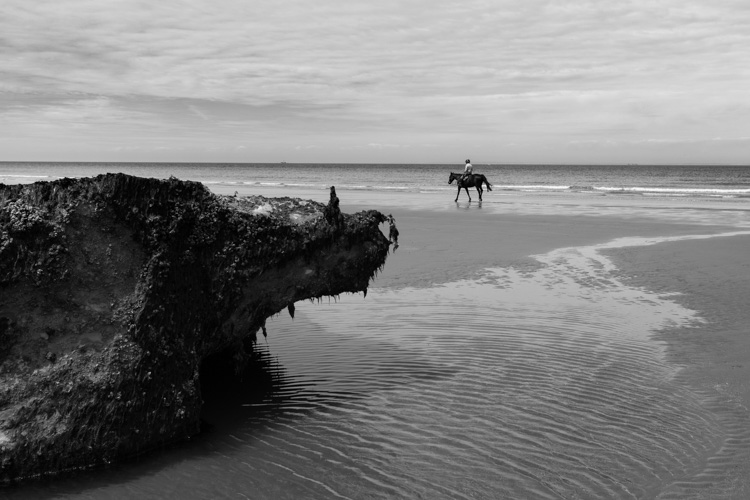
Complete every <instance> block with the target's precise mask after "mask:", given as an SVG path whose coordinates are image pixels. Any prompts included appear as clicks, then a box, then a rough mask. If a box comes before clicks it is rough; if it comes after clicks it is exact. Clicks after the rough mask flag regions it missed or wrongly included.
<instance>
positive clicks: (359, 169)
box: [0, 162, 750, 198]
mask: <svg viewBox="0 0 750 500" xmlns="http://www.w3.org/2000/svg"><path fill="white" fill-rule="evenodd" d="M474 167H475V168H474V171H475V172H476V173H481V174H484V175H485V176H486V177H487V178H488V180H489V181H490V183H491V184H492V185H493V189H494V190H495V191H500V192H538V193H560V192H563V193H565V192H570V193H576V192H584V193H586V192H590V193H592V194H600V195H607V194H609V195H612V194H619V195H639V196H692V197H695V196H704V197H719V198H722V197H750V166H727V165H482V164H475V166H474ZM451 171H455V172H462V171H463V165H451V164H445V165H436V164H404V165H398V164H292V163H242V164H236V163H235V164H224V163H52V162H0V183H5V184H16V183H20V182H34V181H37V180H53V179H58V178H61V177H86V176H95V175H99V174H102V173H107V172H123V173H128V174H132V175H138V176H142V177H156V178H166V177H170V176H175V177H178V178H180V179H188V180H194V181H199V182H203V183H205V184H206V185H208V186H212V185H226V186H237V187H243V186H252V187H256V188H262V187H286V188H288V189H289V190H290V191H291V190H293V189H295V188H309V189H321V190H322V189H327V188H328V187H330V186H332V185H334V186H336V189H337V190H373V191H397V192H401V191H403V192H409V193H420V192H425V193H430V192H443V191H445V192H450V191H452V192H455V191H456V187H455V183H454V184H453V185H452V186H449V185H448V175H449V173H450V172H451Z"/></svg>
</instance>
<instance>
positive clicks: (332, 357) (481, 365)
mask: <svg viewBox="0 0 750 500" xmlns="http://www.w3.org/2000/svg"><path fill="white" fill-rule="evenodd" d="M586 255H587V254H586V252H576V251H573V250H568V251H558V252H553V253H551V254H548V255H547V256H544V257H542V261H543V262H544V264H545V266H544V267H542V268H541V269H539V268H535V269H531V270H527V271H518V270H514V269H498V270H494V271H492V272H488V273H487V274H486V276H485V277H484V279H483V280H481V281H480V282H469V281H466V282H454V283H450V284H448V285H444V286H436V287H432V288H419V289H409V288H407V289H402V290H399V291H388V290H383V289H372V290H371V291H370V293H369V294H368V297H367V299H364V298H362V296H346V297H343V298H342V300H341V301H339V302H331V303H323V304H312V303H299V304H298V306H297V309H296V315H295V319H294V320H292V319H291V318H289V317H288V316H287V315H285V314H283V315H280V316H279V317H277V318H275V319H274V320H273V321H270V322H269V323H268V330H269V336H268V342H267V343H265V342H264V341H263V340H261V341H260V342H261V344H260V347H261V352H262V353H263V355H264V356H265V358H264V359H265V362H266V363H267V364H268V366H269V367H270V368H269V373H270V374H271V379H272V381H273V386H274V388H275V389H274V390H273V391H271V392H269V393H267V394H265V395H262V396H260V398H255V399H247V400H244V401H240V402H239V403H240V404H239V405H235V406H233V407H228V406H227V405H224V406H222V405H214V406H212V407H211V408H209V411H207V413H206V415H205V418H206V419H207V420H208V421H209V423H210V424H211V425H212V427H211V430H210V431H209V432H208V433H207V434H206V435H203V436H200V437H199V438H198V439H196V440H195V441H194V442H193V443H190V444H188V445H185V446H182V447H179V448H177V449H172V450H167V451H166V452H164V453H163V454H161V455H157V456H154V457H149V458H146V459H144V460H143V461H142V462H139V463H138V464H129V465H125V466H123V467H121V468H120V469H117V470H113V471H108V472H105V473H101V474H96V475H92V476H85V477H77V478H71V479H68V480H65V481H61V482H58V483H55V484H54V490H44V491H45V493H49V492H53V493H55V494H57V495H58V496H62V497H66V496H69V497H76V498H78V497H84V498H86V497H88V498H121V497H123V496H130V497H134V498H135V497H137V498H163V497H164V496H170V497H176V498H177V497H178V498H210V497H227V498H229V497H231V498H254V499H255V498H295V499H296V498H326V499H327V498H352V499H354V498H420V497H421V498H569V497H580V498H643V497H653V496H655V495H656V494H658V492H660V491H662V490H663V489H664V488H665V487H666V486H667V485H669V484H672V483H674V482H677V481H679V480H680V478H682V477H690V476H691V475H694V474H695V473H696V472H697V471H701V470H704V469H705V466H706V462H707V459H708V457H709V456H711V455H712V454H714V453H715V452H716V451H717V449H718V448H719V446H720V445H721V443H722V440H723V439H725V437H726V436H725V435H724V432H725V431H724V430H722V429H723V428H722V426H721V425H720V423H719V422H717V421H716V417H715V415H714V414H713V413H711V412H709V411H707V410H706V409H705V407H704V401H702V400H701V398H700V397H698V396H697V395H695V394H694V393H692V392H690V390H688V389H687V388H685V387H682V386H680V385H679V384H678V383H677V382H675V380H674V368H673V367H670V366H668V365H665V363H664V361H663V357H662V353H661V352H660V347H659V345H658V344H657V343H656V342H654V341H653V340H650V339H649V332H651V331H653V330H654V329H657V328H660V327H664V326H666V325H669V324H685V323H688V322H691V321H695V320H696V319H697V318H695V317H693V315H692V313H691V312H690V311H687V310H684V309H682V308H680V307H679V306H677V305H675V304H672V303H670V302H668V301H666V300H664V299H663V298H661V297H658V296H654V295H653V294H649V293H648V292H646V291H644V290H634V289H628V288H626V287H624V286H623V285H621V284H620V283H619V282H617V281H616V280H614V279H613V278H612V277H611V276H609V275H608V273H607V265H606V261H604V260H597V259H594V258H591V256H589V257H587V256H586ZM11 493H13V492H11ZM39 493H40V489H37V490H29V489H25V490H22V491H17V492H15V493H14V495H15V497H24V495H25V497H29V495H30V494H35V495H36V494H39ZM13 497H14V496H13V495H11V498H13Z"/></svg>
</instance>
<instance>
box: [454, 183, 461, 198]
mask: <svg viewBox="0 0 750 500" xmlns="http://www.w3.org/2000/svg"><path fill="white" fill-rule="evenodd" d="M460 194H461V186H458V191H456V199H455V200H453V201H458V195H460Z"/></svg>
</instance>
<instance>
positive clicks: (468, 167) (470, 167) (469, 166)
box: [458, 160, 474, 182]
mask: <svg viewBox="0 0 750 500" xmlns="http://www.w3.org/2000/svg"><path fill="white" fill-rule="evenodd" d="M473 173H474V166H473V165H472V164H471V160H466V166H465V167H464V175H462V176H461V179H460V180H459V181H458V182H463V181H464V179H466V178H467V177H469V176H470V175H471V174H473Z"/></svg>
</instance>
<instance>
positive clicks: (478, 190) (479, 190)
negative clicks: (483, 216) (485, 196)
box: [477, 186, 482, 201]
mask: <svg viewBox="0 0 750 500" xmlns="http://www.w3.org/2000/svg"><path fill="white" fill-rule="evenodd" d="M477 193H479V201H482V186H477Z"/></svg>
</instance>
